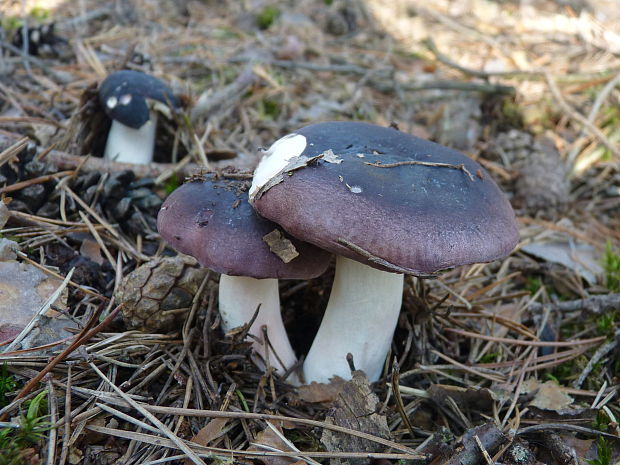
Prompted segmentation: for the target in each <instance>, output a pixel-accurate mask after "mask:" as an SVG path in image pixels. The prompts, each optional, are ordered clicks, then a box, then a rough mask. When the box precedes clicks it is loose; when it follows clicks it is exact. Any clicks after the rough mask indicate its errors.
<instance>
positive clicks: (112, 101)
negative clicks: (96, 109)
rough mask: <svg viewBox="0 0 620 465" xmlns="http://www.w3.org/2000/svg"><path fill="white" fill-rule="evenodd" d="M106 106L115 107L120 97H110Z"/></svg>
mask: <svg viewBox="0 0 620 465" xmlns="http://www.w3.org/2000/svg"><path fill="white" fill-rule="evenodd" d="M105 104H106V106H107V107H108V108H109V109H112V108H114V107H115V106H116V105H117V104H118V99H117V98H116V97H114V96H112V97H109V98H108V99H107V100H106V101H105Z"/></svg>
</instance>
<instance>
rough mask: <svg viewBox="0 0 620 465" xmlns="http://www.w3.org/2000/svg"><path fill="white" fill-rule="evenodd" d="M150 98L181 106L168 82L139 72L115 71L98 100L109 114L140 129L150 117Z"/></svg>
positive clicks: (105, 82) (104, 84)
mask: <svg viewBox="0 0 620 465" xmlns="http://www.w3.org/2000/svg"><path fill="white" fill-rule="evenodd" d="M149 99H150V100H155V101H157V102H160V103H163V104H165V105H167V106H168V107H178V106H179V103H178V101H177V99H176V97H175V96H174V94H173V93H172V91H171V90H170V88H169V87H168V86H167V85H166V84H164V83H163V82H162V81H160V80H159V79H157V78H156V77H153V76H150V75H148V74H145V73H142V72H140V71H133V70H123V71H116V72H114V73H112V74H110V75H109V76H108V77H107V78H105V79H104V80H103V82H102V83H101V85H100V86H99V102H100V103H101V105H102V106H103V108H104V109H105V112H106V114H107V115H108V116H109V117H110V118H111V119H113V120H114V121H118V122H119V123H121V124H124V125H125V126H129V127H131V128H134V129H139V128H141V127H142V126H143V125H144V123H146V122H147V121H148V120H149V118H150V115H149V106H148V102H147V100H149Z"/></svg>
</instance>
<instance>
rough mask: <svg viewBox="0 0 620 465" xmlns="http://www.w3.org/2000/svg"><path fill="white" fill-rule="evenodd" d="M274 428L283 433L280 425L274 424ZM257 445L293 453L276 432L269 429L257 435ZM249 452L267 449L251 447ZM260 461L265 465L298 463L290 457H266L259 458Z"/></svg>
mask: <svg viewBox="0 0 620 465" xmlns="http://www.w3.org/2000/svg"><path fill="white" fill-rule="evenodd" d="M274 426H275V427H276V428H277V429H278V431H280V432H282V427H281V426H280V425H279V424H274ZM254 443H255V444H263V445H265V446H269V447H273V448H275V449H278V450H281V451H287V452H289V451H291V449H290V447H289V446H288V445H286V443H285V442H284V441H283V440H282V438H280V437H279V436H278V435H277V434H276V432H275V431H273V430H272V429H271V428H269V427H267V428H265V429H264V430H262V431H260V432H259V433H258V434H257V435H256V440H255V441H254ZM247 450H254V451H264V450H265V449H263V448H261V447H259V446H255V445H251V446H250V447H248V449H247ZM257 459H258V460H260V461H261V462H263V463H264V464H265V465H292V464H295V463H297V461H296V460H295V459H293V458H290V457H277V456H273V455H270V456H265V457H257ZM302 463H303V462H302Z"/></svg>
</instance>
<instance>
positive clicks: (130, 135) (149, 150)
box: [104, 111, 157, 165]
mask: <svg viewBox="0 0 620 465" xmlns="http://www.w3.org/2000/svg"><path fill="white" fill-rule="evenodd" d="M156 128H157V113H156V112H154V111H151V112H150V118H149V120H148V121H147V122H146V123H144V124H143V125H142V127H141V128H139V129H134V128H130V127H129V126H125V125H124V124H121V123H119V122H118V121H112V126H111V127H110V132H109V133H108V141H107V142H106V145H105V152H104V158H105V159H106V160H114V161H118V162H122V163H135V164H137V165H146V164H148V163H151V162H152V161H153V149H154V148H155V129H156Z"/></svg>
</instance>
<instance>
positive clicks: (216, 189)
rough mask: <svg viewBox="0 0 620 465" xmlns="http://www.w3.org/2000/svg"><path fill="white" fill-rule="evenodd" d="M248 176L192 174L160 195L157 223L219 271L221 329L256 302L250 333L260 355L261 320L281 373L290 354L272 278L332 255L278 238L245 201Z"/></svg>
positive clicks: (318, 267)
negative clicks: (169, 192)
mask: <svg viewBox="0 0 620 465" xmlns="http://www.w3.org/2000/svg"><path fill="white" fill-rule="evenodd" d="M250 178H251V176H250V175H248V176H247V177H246V179H247V180H246V179H243V177H242V176H241V179H240V174H239V173H236V174H230V173H229V174H226V173H220V174H206V175H204V176H198V177H194V178H193V179H191V180H190V181H189V182H187V183H186V184H184V185H182V186H181V187H179V188H178V189H176V190H175V191H174V192H173V193H172V194H170V196H169V197H168V198H167V199H166V201H165V202H164V204H163V205H162V207H161V210H160V211H159V215H158V217H157V229H158V230H159V233H160V234H161V236H162V237H163V238H164V240H165V241H166V242H167V243H168V244H169V245H170V246H171V247H172V248H174V249H176V250H178V251H179V252H182V253H185V254H188V255H191V256H193V257H194V258H196V259H197V260H198V262H199V263H200V264H201V265H202V266H205V267H207V268H210V269H212V270H214V271H216V272H219V273H221V276H220V285H219V310H220V314H221V317H222V327H223V330H224V331H225V332H228V331H230V330H232V329H233V328H236V327H239V326H242V325H245V324H246V323H248V322H249V321H250V320H251V318H252V317H253V315H254V313H255V312H256V309H257V308H258V306H259V305H260V310H259V312H258V316H257V318H256V320H255V321H254V323H253V324H252V326H251V327H250V330H249V333H250V334H251V335H253V336H254V337H255V342H254V348H255V350H256V352H257V353H259V354H260V355H261V356H262V357H263V358H265V356H266V354H267V353H266V351H265V346H264V344H263V342H264V334H263V329H262V328H263V326H264V327H266V329H267V336H268V338H269V343H270V344H271V347H272V348H273V351H269V362H270V364H271V366H273V367H274V368H276V370H277V371H279V372H280V373H282V372H283V371H285V370H287V369H288V368H290V367H291V366H293V365H294V364H295V362H296V360H297V359H296V357H295V353H294V352H293V349H292V347H291V345H290V342H289V339H288V337H287V334H286V330H285V328H284V324H283V322H282V317H281V314H280V297H279V293H278V279H281V278H287V279H309V278H314V277H316V276H319V275H320V274H322V273H323V272H324V271H325V270H326V268H327V266H328V264H329V260H330V257H331V255H330V254H329V252H326V251H324V250H321V249H319V248H317V247H315V246H313V245H310V244H308V243H304V242H302V241H300V240H297V239H295V238H290V240H289V239H288V238H287V237H286V236H284V237H282V236H281V234H280V229H279V227H278V225H276V224H274V223H272V222H271V221H268V220H265V219H264V218H261V217H260V216H258V215H257V214H256V212H255V211H254V210H253V209H252V207H251V206H250V204H249V203H248V198H247V189H248V188H249V186H250V181H249V179H250ZM274 231H275V232H274ZM274 352H275V353H274Z"/></svg>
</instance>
